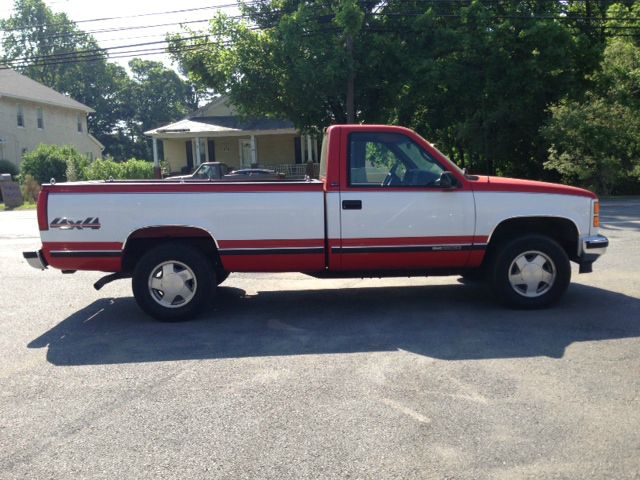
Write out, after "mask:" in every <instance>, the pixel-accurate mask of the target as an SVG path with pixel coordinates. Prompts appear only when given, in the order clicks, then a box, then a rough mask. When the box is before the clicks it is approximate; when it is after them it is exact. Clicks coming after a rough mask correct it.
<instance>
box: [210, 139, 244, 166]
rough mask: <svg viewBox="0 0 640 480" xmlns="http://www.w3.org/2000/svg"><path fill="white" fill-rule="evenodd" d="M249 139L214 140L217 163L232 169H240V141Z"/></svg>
mask: <svg viewBox="0 0 640 480" xmlns="http://www.w3.org/2000/svg"><path fill="white" fill-rule="evenodd" d="M241 138H245V139H246V138H249V137H222V138H214V139H213V141H214V142H215V146H216V162H222V163H226V164H227V165H229V166H230V167H231V168H240V139H241Z"/></svg>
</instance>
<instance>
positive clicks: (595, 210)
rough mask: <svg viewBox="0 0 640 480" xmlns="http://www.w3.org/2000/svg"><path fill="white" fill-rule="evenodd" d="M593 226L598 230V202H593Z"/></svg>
mask: <svg viewBox="0 0 640 480" xmlns="http://www.w3.org/2000/svg"><path fill="white" fill-rule="evenodd" d="M593 226H594V227H595V228H600V202H599V201H598V200H595V201H594V202H593Z"/></svg>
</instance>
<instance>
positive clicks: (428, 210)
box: [331, 127, 478, 271]
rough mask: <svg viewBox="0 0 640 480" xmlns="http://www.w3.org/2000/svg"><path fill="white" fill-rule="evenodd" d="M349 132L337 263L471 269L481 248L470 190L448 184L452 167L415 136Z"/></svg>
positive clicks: (367, 268)
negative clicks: (476, 240) (473, 257)
mask: <svg viewBox="0 0 640 480" xmlns="http://www.w3.org/2000/svg"><path fill="white" fill-rule="evenodd" d="M372 128H374V127H372ZM344 135H345V136H346V138H345V137H344V136H343V138H342V142H341V143H342V144H343V147H342V148H343V152H344V151H345V150H344V148H345V147H344V145H345V143H346V159H344V162H343V165H344V166H345V167H344V169H343V173H344V175H343V178H344V177H346V178H345V181H344V182H343V185H342V188H341V192H340V227H341V228H340V237H341V238H340V242H339V244H337V245H336V242H334V243H333V246H332V249H331V254H332V256H333V255H335V256H336V257H337V258H336V259H337V260H338V261H337V262H335V263H334V265H338V266H339V269H341V270H351V271H354V270H356V271H357V270H363V271H375V270H420V269H431V268H448V267H454V268H455V267H463V266H465V265H466V264H467V261H468V259H469V255H470V252H471V251H472V250H473V249H474V248H478V246H475V245H474V244H473V236H474V229H475V208H474V199H473V192H472V191H471V189H470V188H469V187H466V186H464V185H458V186H457V187H455V188H448V187H446V185H445V183H446V179H445V180H444V181H443V180H441V178H442V173H443V172H444V171H446V168H447V166H446V164H444V163H443V161H442V160H440V161H439V160H437V157H436V155H435V154H434V153H433V152H432V153H429V151H428V150H427V148H426V146H424V145H421V144H420V140H419V137H417V136H416V138H411V137H410V136H409V135H406V134H404V133H398V132H397V131H395V132H393V133H391V132H389V133H387V132H385V131H383V130H381V131H375V130H372V131H363V130H361V129H360V130H357V131H352V132H345V133H344ZM449 168H451V167H449ZM345 169H346V172H345V171H344V170H345ZM458 183H461V182H460V181H458Z"/></svg>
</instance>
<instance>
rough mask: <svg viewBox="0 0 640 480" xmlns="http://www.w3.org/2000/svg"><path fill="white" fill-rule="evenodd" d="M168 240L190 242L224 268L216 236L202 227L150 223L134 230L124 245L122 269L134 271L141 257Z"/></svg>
mask: <svg viewBox="0 0 640 480" xmlns="http://www.w3.org/2000/svg"><path fill="white" fill-rule="evenodd" d="M166 242H183V243H189V244H190V245H193V246H195V247H197V248H198V249H199V250H200V251H202V252H203V253H204V254H205V255H206V256H207V258H210V259H211V261H212V262H213V266H214V268H216V269H222V270H224V268H223V266H222V262H221V260H220V255H219V253H218V242H217V241H216V239H215V237H214V236H213V235H212V234H211V232H209V231H208V230H206V229H205V228H202V227H194V226H190V225H170V226H167V225H150V226H146V227H141V228H138V229H136V230H134V231H132V232H131V233H130V234H129V235H128V236H127V238H126V240H125V242H124V244H123V245H122V269H123V271H125V272H132V271H133V270H134V268H135V265H136V263H137V261H138V260H139V259H140V257H141V256H142V255H143V254H144V253H145V252H146V251H148V250H149V249H150V248H153V247H155V246H157V245H160V244H162V243H166Z"/></svg>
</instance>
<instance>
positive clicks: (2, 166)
mask: <svg viewBox="0 0 640 480" xmlns="http://www.w3.org/2000/svg"><path fill="white" fill-rule="evenodd" d="M0 173H10V174H11V176H12V177H15V176H17V175H18V167H16V166H15V164H14V163H13V162H10V161H9V160H0Z"/></svg>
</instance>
